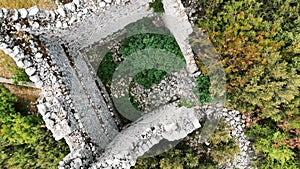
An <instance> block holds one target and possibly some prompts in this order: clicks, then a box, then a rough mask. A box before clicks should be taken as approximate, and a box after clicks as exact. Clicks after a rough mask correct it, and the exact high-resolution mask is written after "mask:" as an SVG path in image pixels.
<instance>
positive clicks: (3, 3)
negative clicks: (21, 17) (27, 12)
mask: <svg viewBox="0 0 300 169" xmlns="http://www.w3.org/2000/svg"><path fill="white" fill-rule="evenodd" d="M35 5H36V6H38V7H40V8H41V9H46V10H53V9H55V8H56V5H55V3H54V0H0V7H2V8H17V9H19V8H30V7H32V6H35Z"/></svg>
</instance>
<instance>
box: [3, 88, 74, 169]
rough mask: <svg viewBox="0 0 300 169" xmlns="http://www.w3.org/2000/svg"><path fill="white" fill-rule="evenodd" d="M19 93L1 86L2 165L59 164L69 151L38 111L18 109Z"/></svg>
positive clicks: (9, 166) (46, 166) (40, 165)
mask: <svg viewBox="0 0 300 169" xmlns="http://www.w3.org/2000/svg"><path fill="white" fill-rule="evenodd" d="M17 99H18V98H17V97H15V96H14V95H12V94H11V93H9V91H8V90H7V89H6V88H4V87H3V86H0V145H1V146H0V165H1V166H2V168H4V169H5V168H9V169H10V168H56V167H57V165H58V162H59V161H61V160H62V158H63V157H64V156H65V155H66V154H67V153H68V151H69V150H68V146H67V145H66V144H65V143H64V142H63V141H59V142H57V141H55V140H54V139H53V137H52V135H51V133H50V131H48V130H47V129H46V127H45V126H44V124H43V120H42V118H41V117H40V116H37V115H28V114H26V113H24V112H22V113H19V112H16V111H15V107H14V104H15V103H16V101H17Z"/></svg>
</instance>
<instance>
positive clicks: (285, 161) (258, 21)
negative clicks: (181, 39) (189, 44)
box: [196, 0, 300, 168]
mask: <svg viewBox="0 0 300 169" xmlns="http://www.w3.org/2000/svg"><path fill="white" fill-rule="evenodd" d="M198 2H199V4H200V5H201V7H202V9H203V11H201V12H199V13H198V14H197V17H198V22H197V23H196V24H197V25H198V26H199V27H201V28H202V29H204V30H205V31H206V33H207V35H208V36H209V38H210V39H211V41H212V43H213V44H214V46H215V48H216V50H217V51H218V52H219V53H220V57H221V59H222V61H223V64H224V68H225V71H226V73H227V82H228V91H227V92H228V94H229V100H228V103H227V107H230V108H235V109H238V110H239V111H241V112H242V113H244V114H245V115H247V116H248V121H247V122H248V124H249V125H250V129H249V132H248V133H249V136H250V137H251V138H252V139H253V141H254V145H255V147H256V151H257V152H262V153H263V159H264V160H261V159H259V160H258V161H259V162H258V164H257V165H258V166H259V167H260V168H299V154H300V153H299V144H300V143H299V134H300V122H299V121H300V116H299V113H300V112H299V108H300V96H299V87H300V75H299V70H300V69H299V65H300V64H299V63H300V62H299V58H300V16H299V13H300V3H299V1H297V0H286V1H283V0H270V1H266V0H243V1H235V0H219V1H212V0H209V1H204V0H199V1H198ZM297 165H298V166H297Z"/></svg>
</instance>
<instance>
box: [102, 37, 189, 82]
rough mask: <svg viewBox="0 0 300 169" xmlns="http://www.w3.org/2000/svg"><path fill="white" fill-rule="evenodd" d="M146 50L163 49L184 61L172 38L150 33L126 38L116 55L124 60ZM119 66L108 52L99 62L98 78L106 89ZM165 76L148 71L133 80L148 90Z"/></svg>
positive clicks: (154, 71)
mask: <svg viewBox="0 0 300 169" xmlns="http://www.w3.org/2000/svg"><path fill="white" fill-rule="evenodd" d="M146 48H152V49H164V50H166V51H168V52H170V53H172V54H174V55H176V56H179V57H180V58H182V59H183V60H184V58H183V55H182V53H181V51H180V48H179V46H178V45H177V43H176V40H175V38H174V37H171V36H166V35H161V34H152V33H146V34H137V35H134V36H131V37H128V38H126V39H125V40H124V41H123V42H122V46H121V49H120V50H119V52H118V55H120V56H122V57H123V58H126V57H129V56H130V55H131V54H133V53H134V52H137V51H141V50H143V49H146ZM119 64H120V62H117V61H114V60H113V53H112V52H108V53H107V54H106V55H105V56H104V58H103V60H102V61H101V64H100V66H99V69H98V76H99V77H100V78H101V80H102V81H103V83H104V84H105V85H106V86H107V87H108V86H110V84H111V81H112V77H113V74H114V71H115V69H116V68H117V67H118V65H119ZM165 75H167V73H166V72H164V71H162V70H157V69H150V70H144V71H141V72H140V73H138V74H137V75H136V76H135V78H134V80H135V81H136V82H137V83H139V84H141V85H143V86H144V87H146V88H150V87H151V85H152V84H153V83H156V84H157V83H159V82H160V81H161V80H162V79H163V78H164V77H165Z"/></svg>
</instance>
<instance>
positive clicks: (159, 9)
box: [149, 0, 165, 13]
mask: <svg viewBox="0 0 300 169" xmlns="http://www.w3.org/2000/svg"><path fill="white" fill-rule="evenodd" d="M149 7H150V8H153V10H154V12H156V13H164V12H165V9H164V5H163V3H162V0H153V1H152V2H150V3H149Z"/></svg>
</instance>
